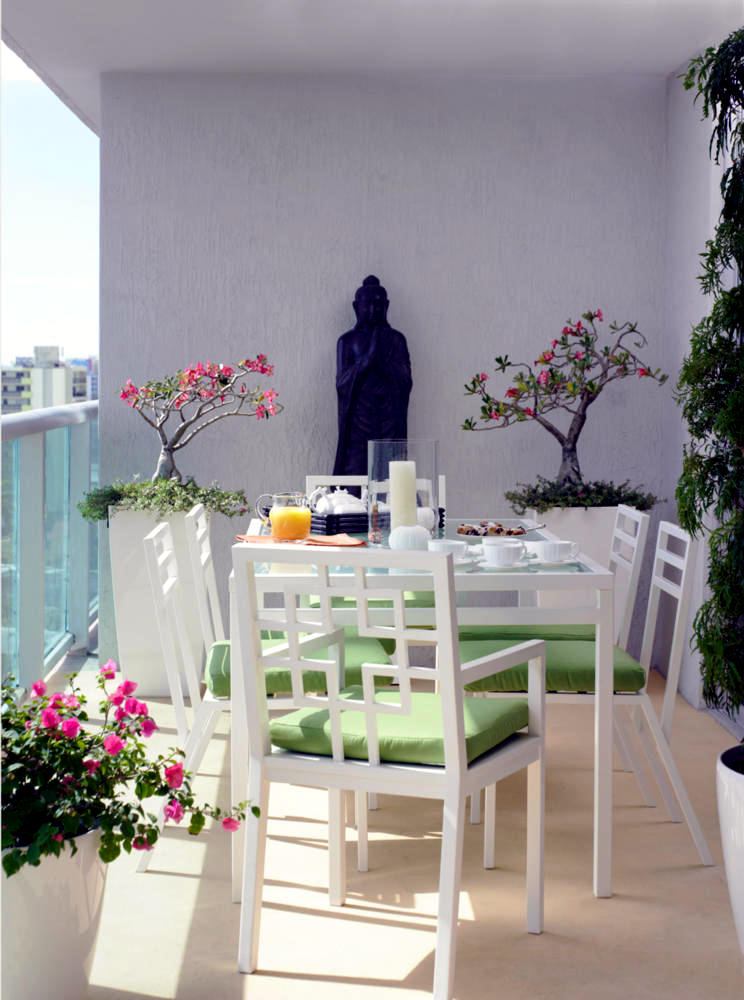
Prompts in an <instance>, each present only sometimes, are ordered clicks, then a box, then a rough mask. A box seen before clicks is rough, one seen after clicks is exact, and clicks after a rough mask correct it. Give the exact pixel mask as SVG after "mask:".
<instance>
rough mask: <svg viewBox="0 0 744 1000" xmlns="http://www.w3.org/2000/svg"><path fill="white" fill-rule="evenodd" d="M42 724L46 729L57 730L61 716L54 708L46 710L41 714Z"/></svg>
mask: <svg viewBox="0 0 744 1000" xmlns="http://www.w3.org/2000/svg"><path fill="white" fill-rule="evenodd" d="M41 724H42V726H43V727H44V728H45V729H56V727H57V726H58V725H59V714H58V713H57V712H55V711H54V709H53V708H45V709H44V711H43V712H42V713H41Z"/></svg>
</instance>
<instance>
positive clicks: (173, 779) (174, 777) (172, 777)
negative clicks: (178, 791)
mask: <svg viewBox="0 0 744 1000" xmlns="http://www.w3.org/2000/svg"><path fill="white" fill-rule="evenodd" d="M165 780H166V781H167V782H168V787H169V788H180V787H181V785H182V784H183V764H182V763H181V762H180V761H179V762H178V763H176V764H171V766H170V767H166V769H165Z"/></svg>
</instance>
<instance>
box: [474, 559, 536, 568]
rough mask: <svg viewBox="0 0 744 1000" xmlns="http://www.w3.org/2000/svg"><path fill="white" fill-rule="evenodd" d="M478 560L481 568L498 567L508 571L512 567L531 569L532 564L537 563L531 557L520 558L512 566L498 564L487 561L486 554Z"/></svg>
mask: <svg viewBox="0 0 744 1000" xmlns="http://www.w3.org/2000/svg"><path fill="white" fill-rule="evenodd" d="M477 561H478V564H479V565H480V568H481V569H497V570H499V571H500V572H504V570H507V571H508V570H512V569H529V567H530V566H534V565H535V564H534V563H533V562H531V561H530V560H529V559H519V560H518V561H517V562H515V563H512V564H511V566H497V565H496V563H490V562H486V561H485V556H483V557H482V558H481V559H479V560H477Z"/></svg>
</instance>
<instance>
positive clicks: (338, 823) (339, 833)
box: [328, 788, 346, 906]
mask: <svg viewBox="0 0 744 1000" xmlns="http://www.w3.org/2000/svg"><path fill="white" fill-rule="evenodd" d="M328 868H329V874H328V902H329V903H330V904H331V906H343V905H344V903H345V901H346V822H345V815H344V791H343V789H341V788H331V789H329V791H328Z"/></svg>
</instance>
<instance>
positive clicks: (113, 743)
mask: <svg viewBox="0 0 744 1000" xmlns="http://www.w3.org/2000/svg"><path fill="white" fill-rule="evenodd" d="M103 749H104V750H105V751H106V753H110V754H111V756H112V757H115V756H116V755H117V754H118V753H119V751H120V750H123V749H124V740H123V739H122V738H121V737H120V736H117V735H116V733H109V735H108V736H107V737H106V739H105V740H104V741H103Z"/></svg>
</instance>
